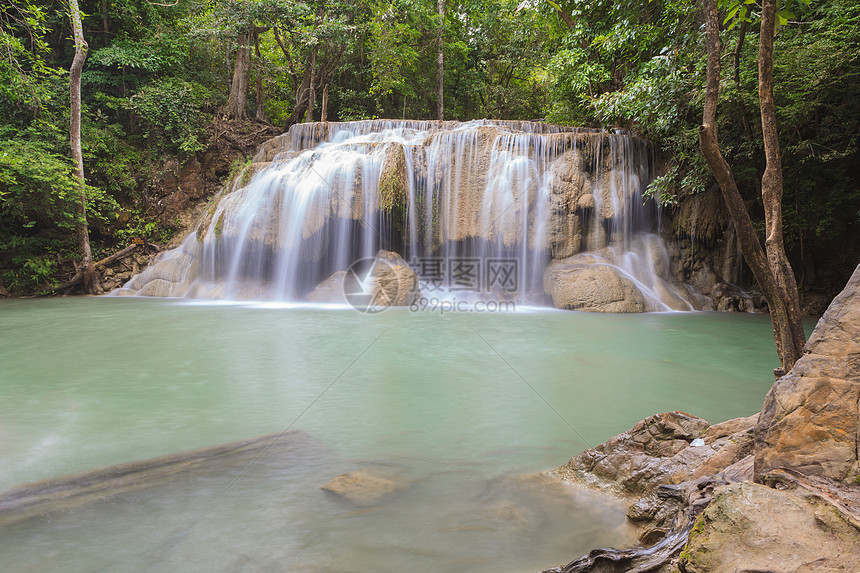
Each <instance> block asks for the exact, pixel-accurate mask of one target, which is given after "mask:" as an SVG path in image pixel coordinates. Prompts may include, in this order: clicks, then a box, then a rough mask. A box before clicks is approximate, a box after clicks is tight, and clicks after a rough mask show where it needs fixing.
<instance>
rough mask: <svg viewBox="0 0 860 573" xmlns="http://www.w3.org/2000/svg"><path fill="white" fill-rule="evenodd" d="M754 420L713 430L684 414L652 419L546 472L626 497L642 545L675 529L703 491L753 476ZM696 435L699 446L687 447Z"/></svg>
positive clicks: (706, 423) (670, 413)
mask: <svg viewBox="0 0 860 573" xmlns="http://www.w3.org/2000/svg"><path fill="white" fill-rule="evenodd" d="M757 418H758V415H757V414H756V415H754V416H750V417H747V418H737V419H734V420H729V421H727V422H723V423H721V424H715V425H713V426H711V425H709V424H708V422H706V421H705V420H702V419H701V418H697V417H695V416H691V415H689V414H685V413H683V412H667V413H663V414H657V415H654V416H650V417H648V418H646V419H644V420H642V421H641V422H639V423H638V424H636V425H635V426H633V428H631V429H630V430H628V431H626V432H624V433H622V434H619V435H617V436H615V437H613V438H610V439H609V440H608V441H607V442H605V443H604V444H601V445H599V446H597V447H595V448H592V449H589V450H586V451H584V452H582V453H581V454H579V455H578V456H576V457H574V458H572V459H571V460H570V461H568V462H567V463H566V464H565V465H563V466H561V467H560V468H558V469H556V470H554V471H553V472H550V475H554V476H556V477H557V478H559V479H561V480H562V481H565V482H571V483H576V484H580V485H585V486H587V487H590V488H596V489H599V490H602V491H608V492H612V493H615V494H617V495H621V496H623V497H626V498H628V499H630V500H631V505H630V508H629V510H628V512H627V517H628V518H629V519H630V521H632V522H635V523H638V524H639V525H640V526H641V527H642V535H641V539H642V540H643V542H644V543H653V542H654V541H656V540H657V539H659V538H661V537H662V536H664V535H666V534H668V533H669V532H670V531H671V530H672V529H674V528H675V527H677V526H678V525H679V524H678V523H676V522H677V521H678V520H679V519H680V518H681V514H682V513H683V510H684V509H685V508H686V507H688V506H690V505H691V504H695V503H696V502H697V501H700V500H703V499H705V498H704V495H703V492H702V490H703V489H704V488H705V487H706V486H707V487H712V486H711V484H714V483H732V482H736V481H742V480H745V479H750V478H751V477H752V456H751V454H752V450H753V435H752V430H753V426H754V425H755V423H756V419H757ZM697 438H698V439H701V440H702V442H701V443H702V445H695V446H694V445H692V444H693V441H694V440H695V439H697ZM696 443H697V444H698V443H699V442H696Z"/></svg>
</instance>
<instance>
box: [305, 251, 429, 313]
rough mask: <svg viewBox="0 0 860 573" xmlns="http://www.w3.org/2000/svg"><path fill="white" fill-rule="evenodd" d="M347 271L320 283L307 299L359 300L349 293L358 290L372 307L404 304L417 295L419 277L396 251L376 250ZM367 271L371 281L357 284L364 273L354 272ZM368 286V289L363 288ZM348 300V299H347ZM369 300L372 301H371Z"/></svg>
mask: <svg viewBox="0 0 860 573" xmlns="http://www.w3.org/2000/svg"><path fill="white" fill-rule="evenodd" d="M367 262H368V264H367V265H364V266H362V267H360V268H354V269H351V270H350V271H337V272H335V273H334V274H332V275H331V276H330V277H328V278H327V279H326V280H324V281H323V282H321V283H320V284H319V285H318V286H317V287H316V288H315V289H314V290H313V291H312V292H311V293H310V294H309V295H308V296H307V301H308V302H315V303H323V304H347V303H350V302H352V303H358V304H359V305H361V301H360V300H359V299H352V297H350V296H348V295H355V294H358V293H361V292H366V294H367V301H366V302H367V304H372V306H374V307H388V306H407V305H409V304H411V303H412V301H413V300H414V299H415V296H416V295H417V288H418V287H417V285H418V276H417V275H416V274H415V271H413V270H412V269H411V268H409V265H408V264H407V263H406V261H404V260H403V258H402V257H401V256H400V255H398V254H397V253H394V252H391V251H379V252H378V253H376V257H375V258H374V260H373V261H372V264H370V263H371V261H367ZM368 272H369V273H370V275H371V276H370V279H371V280H370V283H369V284H368V285H359V284H358V281H359V280H362V279H364V276H356V274H355V273H358V274H363V273H368ZM365 288H367V289H368V290H367V291H364V290H363V289H365ZM350 299H351V300H350ZM371 301H372V302H371Z"/></svg>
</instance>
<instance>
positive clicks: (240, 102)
mask: <svg viewBox="0 0 860 573" xmlns="http://www.w3.org/2000/svg"><path fill="white" fill-rule="evenodd" d="M252 35H253V30H251V29H249V30H244V31H243V32H242V33H240V34H239V45H238V47H237V48H236V62H235V63H234V65H233V80H232V82H231V84H230V95H229V97H228V98H227V108H226V110H225V115H226V116H227V117H228V118H229V119H238V120H246V119H248V78H249V77H250V74H251V42H252Z"/></svg>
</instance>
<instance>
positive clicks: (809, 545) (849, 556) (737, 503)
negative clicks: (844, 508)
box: [680, 483, 860, 573]
mask: <svg viewBox="0 0 860 573" xmlns="http://www.w3.org/2000/svg"><path fill="white" fill-rule="evenodd" d="M680 568H681V570H682V571H684V572H685V573H736V572H739V571H745V572H754V571H755V572H765V571H768V572H770V571H774V572H776V571H798V572H800V571H803V572H805V573H812V572H815V571H821V572H822V573H824V572H827V573H836V572H844V573H848V572H849V571H858V570H860V531H858V529H856V528H855V527H853V526H852V525H850V524H849V523H847V522H846V520H845V519H844V518H843V517H842V516H841V515H840V514H839V513H838V512H837V511H836V510H834V508H833V507H832V506H829V505H827V504H825V503H823V502H821V500H818V499H815V498H811V497H808V496H805V495H804V494H803V492H797V491H784V490H778V489H773V488H770V487H766V486H763V485H758V484H754V483H736V484H732V485H729V486H725V487H723V488H720V489H718V490H717V491H716V493H715V495H714V499H713V501H712V502H711V503H710V505H708V507H707V508H706V509H705V510H704V512H702V514H701V515H700V516H699V518H698V519H697V521H696V523H695V526H694V527H693V531H692V533H691V534H690V541H689V543H688V544H687V547H686V549H685V550H684V551H683V553H682V554H681V563H680Z"/></svg>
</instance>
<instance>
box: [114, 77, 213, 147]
mask: <svg viewBox="0 0 860 573" xmlns="http://www.w3.org/2000/svg"><path fill="white" fill-rule="evenodd" d="M210 98H211V93H210V92H209V90H208V89H206V87H204V86H202V85H200V84H198V83H195V82H188V81H185V80H182V79H178V78H166V79H163V80H155V81H153V82H151V83H149V84H147V85H145V86H144V87H142V88H141V89H140V90H139V91H138V92H137V93H136V94H135V95H134V96H132V97H131V99H130V100H129V102H128V104H127V108H128V109H129V110H131V111H133V112H134V113H135V114H136V115H137V116H138V117H140V119H141V120H142V122H141V123H142V130H143V137H144V138H146V139H150V138H154V139H155V140H156V141H160V140H164V139H166V140H167V141H169V142H170V143H171V144H173V146H175V147H176V149H178V150H179V151H183V152H186V153H190V152H194V151H200V150H201V149H204V147H205V145H204V141H202V140H203V138H204V135H205V125H204V123H203V121H201V120H203V119H204V115H203V109H204V108H205V107H206V106H207V105H208V103H209V100H210Z"/></svg>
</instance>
